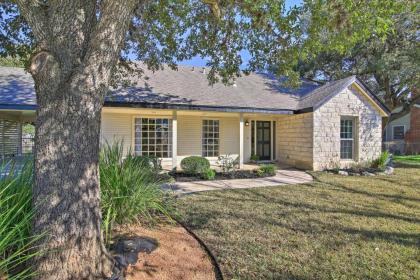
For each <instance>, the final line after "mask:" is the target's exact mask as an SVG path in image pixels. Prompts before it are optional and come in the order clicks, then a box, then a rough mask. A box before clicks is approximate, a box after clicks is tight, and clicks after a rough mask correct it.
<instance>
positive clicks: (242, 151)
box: [239, 113, 244, 169]
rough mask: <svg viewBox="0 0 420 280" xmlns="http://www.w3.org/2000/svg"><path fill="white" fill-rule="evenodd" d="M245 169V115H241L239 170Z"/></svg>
mask: <svg viewBox="0 0 420 280" xmlns="http://www.w3.org/2000/svg"><path fill="white" fill-rule="evenodd" d="M243 167H244V115H243V114H242V113H241V114H240V115H239V168H240V169H242V168H243Z"/></svg>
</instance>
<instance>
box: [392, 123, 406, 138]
mask: <svg viewBox="0 0 420 280" xmlns="http://www.w3.org/2000/svg"><path fill="white" fill-rule="evenodd" d="M393 133H394V140H404V126H403V125H399V126H394V127H393Z"/></svg>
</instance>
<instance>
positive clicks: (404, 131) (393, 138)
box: [392, 124, 406, 141]
mask: <svg viewBox="0 0 420 280" xmlns="http://www.w3.org/2000/svg"><path fill="white" fill-rule="evenodd" d="M397 126H402V127H403V128H404V130H403V136H404V137H405V133H406V130H405V125H404V124H395V125H393V126H392V141H404V138H403V139H395V135H394V127H397Z"/></svg>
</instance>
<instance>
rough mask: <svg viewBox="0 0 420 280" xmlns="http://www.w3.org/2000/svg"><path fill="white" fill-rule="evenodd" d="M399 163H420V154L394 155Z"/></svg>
mask: <svg viewBox="0 0 420 280" xmlns="http://www.w3.org/2000/svg"><path fill="white" fill-rule="evenodd" d="M393 159H394V160H395V161H396V162H397V163H403V164H414V165H420V155H413V156H393Z"/></svg>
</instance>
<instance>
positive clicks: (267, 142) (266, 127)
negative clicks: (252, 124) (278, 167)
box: [257, 121, 271, 160]
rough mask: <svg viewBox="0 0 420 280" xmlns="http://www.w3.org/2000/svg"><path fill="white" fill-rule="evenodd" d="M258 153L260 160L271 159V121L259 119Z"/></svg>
mask: <svg viewBox="0 0 420 280" xmlns="http://www.w3.org/2000/svg"><path fill="white" fill-rule="evenodd" d="M257 155H258V157H259V158H260V160H270V159H271V122H269V121H257Z"/></svg>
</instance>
